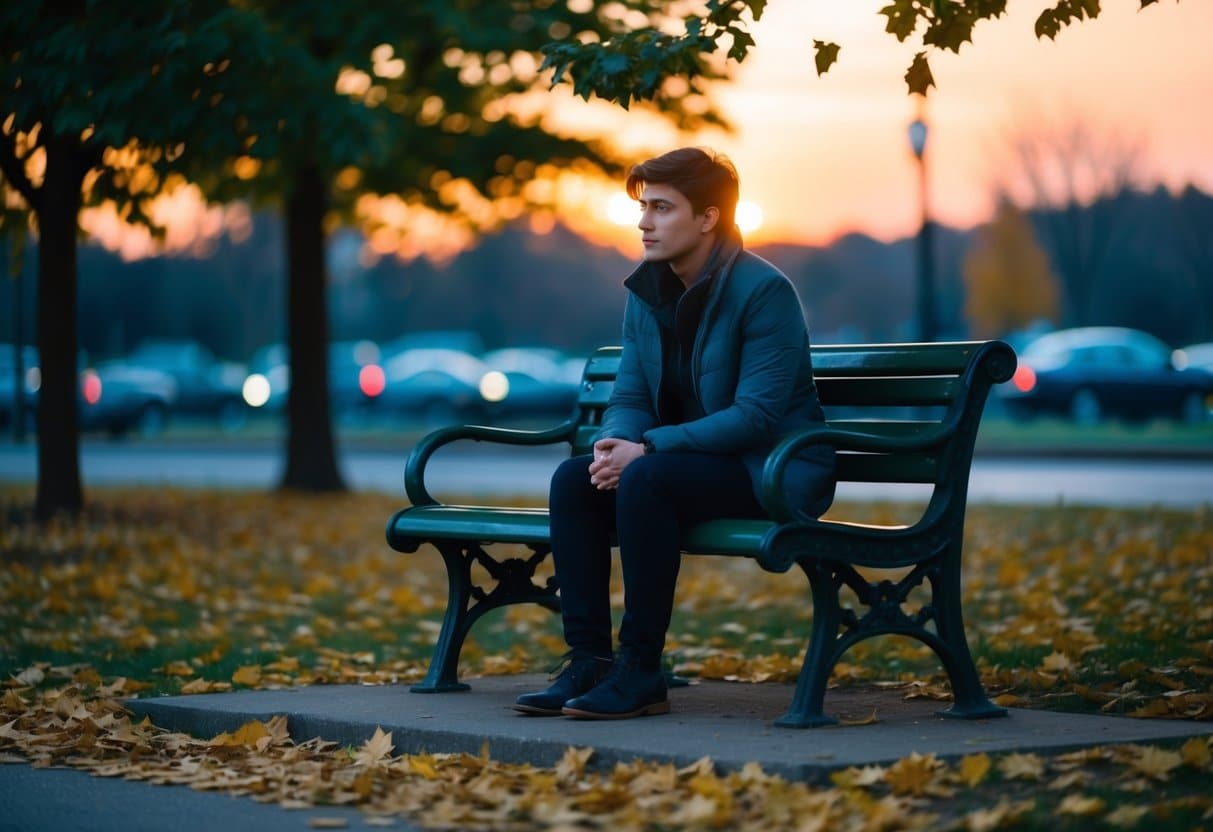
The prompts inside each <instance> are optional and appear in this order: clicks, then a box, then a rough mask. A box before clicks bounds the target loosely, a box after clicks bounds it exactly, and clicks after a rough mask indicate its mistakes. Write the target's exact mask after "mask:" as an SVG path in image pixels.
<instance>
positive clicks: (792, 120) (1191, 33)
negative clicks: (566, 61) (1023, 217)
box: [562, 0, 1213, 243]
mask: <svg viewBox="0 0 1213 832" xmlns="http://www.w3.org/2000/svg"><path fill="white" fill-rule="evenodd" d="M883 5H885V3H884V1H883V0H875V1H874V2H869V0H845V2H843V0H829V1H828V2H827V0H814V2H804V0H772V1H771V2H770V4H769V5H768V7H767V11H766V13H765V15H764V16H763V18H762V20H761V22H760V23H759V24H757V25H756V26H755V27H754V28H753V34H754V38H755V40H756V41H757V47H756V48H755V49H754V50H753V51H752V52H751V55H750V57H749V58H748V59H747V60H746V62H745V63H744V64H742V65H741V66H740V68H739V70H738V72H737V77H736V81H737V83H736V84H734V85H731V86H729V87H725V88H722V89H721V91H720V94H719V100H720V101H721V103H722V104H723V106H724V109H725V111H726V113H727V114H728V115H729V116H730V117H731V119H732V120H733V121H734V122H735V123H736V124H737V126H738V130H737V132H736V133H735V134H733V135H730V136H721V135H704V136H701V137H697V138H698V140H699V141H700V142H702V143H705V144H710V145H712V146H714V147H717V148H718V149H721V150H723V151H725V152H726V153H728V154H729V155H730V156H731V157H732V158H733V160H734V161H735V162H736V163H737V166H738V168H739V170H740V172H741V177H742V199H745V200H752V201H754V202H756V203H757V204H758V205H760V206H761V208H762V209H763V213H764V215H765V222H764V225H763V227H762V228H761V230H760V231H757V232H754V233H752V234H750V235H749V237H750V239H751V240H754V241H770V240H783V241H797V242H805V243H824V242H828V241H829V240H830V239H832V238H834V237H837V236H838V235H840V234H843V233H846V232H848V231H862V232H866V233H868V234H872V235H874V236H876V237H879V238H882V239H891V238H895V237H898V236H903V235H906V234H911V233H913V232H914V230H915V229H916V228H917V225H918V217H919V203H918V184H917V182H918V180H917V175H918V173H917V168H916V163H915V161H914V157H913V155H912V153H911V151H910V146H909V140H908V137H907V126H908V124H909V122H910V121H911V120H912V119H913V118H914V116H915V112H916V103H917V98H916V97H912V96H909V95H907V94H906V91H905V84H904V82H903V80H902V75H903V74H904V71H905V68H906V67H907V66H908V65H909V62H910V60H911V58H912V57H913V55H914V53H915V52H916V51H917V50H918V49H920V48H921V47H920V46H919V45H917V44H916V43H915V41H914V39H913V38H911V39H910V40H908V41H907V42H906V43H898V42H897V41H896V39H895V38H894V37H893V36H892V35H889V34H887V33H885V31H884V23H885V18H884V17H883V16H880V15H878V14H877V11H878V10H879V9H880V8H881V7H882V6H883ZM1048 5H1050V4H1048V3H1045V2H1038V1H1037V0H1013V1H1012V2H1011V3H1010V4H1009V6H1010V8H1011V11H1010V12H1009V13H1008V14H1007V15H1006V16H1004V17H1003V18H1002V19H999V20H994V21H987V22H985V23H982V24H979V25H978V26H977V28H976V30H975V33H974V43H972V44H966V45H965V46H964V47H963V48H962V50H961V52H960V54H959V55H955V54H951V53H947V54H933V56H932V58H931V65H932V69H933V71H934V75H935V79H936V83H937V88H934V89H932V90H931V93H930V96H929V100H928V102H927V105H926V106H927V109H926V118H927V121H928V123H929V125H930V133H929V139H928V150H927V155H928V159H927V161H928V165H929V183H930V184H929V188H930V200H931V203H932V214H933V215H934V217H935V218H936V219H937V220H939V221H941V222H944V223H947V224H950V225H956V226H971V225H974V224H977V223H979V222H981V221H983V220H984V219H986V218H988V217H989V216H990V214H991V212H992V209H993V206H994V195H995V183H996V182H999V181H1002V180H1005V179H1006V178H1007V177H1008V176H1011V177H1012V178H1014V173H1015V166H1014V164H1013V156H1012V154H1011V152H1010V151H1009V150H1008V137H1009V136H1012V135H1015V134H1017V133H1020V132H1023V131H1027V132H1030V133H1037V132H1044V131H1049V130H1054V131H1056V130H1061V129H1064V128H1066V127H1068V126H1070V125H1072V124H1074V123H1075V120H1078V121H1080V122H1082V123H1083V124H1084V125H1085V126H1086V128H1087V130H1088V131H1089V132H1090V133H1091V134H1092V135H1093V136H1094V137H1095V139H1094V141H1095V143H1096V144H1100V145H1101V146H1112V147H1120V148H1129V147H1137V148H1139V155H1138V156H1137V163H1136V165H1135V176H1134V179H1135V181H1136V182H1137V183H1138V184H1141V185H1145V186H1153V185H1156V184H1159V183H1161V184H1164V185H1166V186H1167V187H1170V188H1181V187H1183V186H1184V185H1186V184H1189V183H1191V184H1195V185H1197V186H1198V187H1200V188H1202V189H1203V190H1206V191H1210V192H1213V46H1211V45H1210V43H1211V42H1213V3H1210V2H1207V0H1183V1H1182V2H1178V3H1177V2H1174V0H1162V2H1160V3H1157V4H1155V5H1153V6H1150V7H1148V8H1146V9H1144V10H1141V11H1138V10H1137V8H1136V7H1137V6H1138V3H1137V2H1135V0H1109V1H1108V2H1105V3H1104V4H1103V5H1104V11H1103V13H1102V14H1101V16H1100V17H1099V18H1098V19H1096V20H1094V21H1085V22H1083V23H1081V24H1076V25H1072V26H1070V27H1068V28H1067V29H1064V30H1063V31H1062V32H1061V34H1060V35H1059V36H1058V38H1057V40H1056V41H1049V40H1044V41H1037V40H1036V38H1035V36H1034V35H1033V24H1034V21H1035V19H1036V15H1037V14H1038V13H1039V11H1040V10H1041V9H1043V8H1045V7H1046V6H1048ZM814 38H819V39H822V40H827V41H835V42H837V43H839V44H841V45H842V51H841V54H840V58H839V61H838V63H837V64H836V65H835V66H834V67H833V68H832V69H831V70H830V72H829V73H827V74H826V75H825V76H822V77H820V78H818V77H817V75H816V72H815V70H814V68H813V53H812V50H811V44H812V41H813V39H814ZM591 112H593V113H594V115H593V118H595V119H597V118H604V117H605V116H603V115H602V114H601V113H600V112H599V110H598V108H596V107H593V106H586V105H579V103H575V102H569V103H568V104H567V105H566V106H564V107H562V115H563V117H572V118H580V119H586V118H590V117H591V116H590V113H591ZM570 114H571V115H570ZM614 115H615V117H616V118H618V124H617V125H616V127H615V129H614V130H613V132H614V134H615V135H617V136H619V137H620V139H621V140H623V141H625V142H628V143H632V142H634V143H635V144H636V145H637V146H640V145H645V144H650V145H651V144H652V143H654V140H655V138H656V141H657V143H658V144H659V145H660V144H661V142H662V141H665V142H676V141H678V138H677V137H675V136H672V135H669V136H662V135H660V134H655V133H654V131H653V128H652V126H651V125H649V124H647V123H644V121H643V120H642V119H638V118H635V117H628V116H621V115H619V114H614ZM1008 184H1011V185H1014V184H1015V183H1014V182H1009V183H1008ZM603 210H605V209H603ZM620 230H621V231H622V230H623V229H620ZM625 236H626V232H625Z"/></svg>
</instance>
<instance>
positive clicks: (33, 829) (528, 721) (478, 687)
mask: <svg viewBox="0 0 1213 832" xmlns="http://www.w3.org/2000/svg"><path fill="white" fill-rule="evenodd" d="M469 681H470V684H471V685H472V690H471V691H469V692H466V693H452V694H434V695H422V694H413V693H410V692H409V691H408V689H407V687H405V686H403V685H386V686H353V685H343V686H334V685H316V686H312V687H305V688H293V689H286V690H277V691H275V690H266V691H242V692H236V693H225V694H207V695H200V696H174V697H161V698H155V699H136V700H130V701H128V702H127V703H126V704H127V706H128V707H129V708H130V709H131V710H132V711H134V712H135V713H136V714H138V715H139V716H140V717H142V716H143V715H147V716H150V717H151V719H152V721H153V722H155V723H156V724H157V725H159V726H161V727H163V728H168V729H170V730H177V731H186V732H189V733H192V734H195V735H197V736H202V737H211V736H214V735H215V734H217V733H219V732H221V731H232V730H234V729H236V728H238V727H240V726H241V725H242V724H244V723H245V722H246V721H248V720H251V719H258V720H263V721H264V720H266V719H268V718H270V717H271V716H275V715H278V714H285V715H287V718H288V726H289V730H290V733H291V735H292V737H293V738H294V739H296V740H297V741H303V740H307V739H311V738H313V737H317V736H319V737H323V738H324V739H328V740H333V741H336V742H338V743H341V744H350V745H358V744H361V743H362V742H363V741H365V740H366V739H368V738H370V737H371V735H372V734H373V733H374V731H375V728H376V727H381V728H382V729H383V730H385V731H390V732H391V733H392V738H393V740H394V742H395V753H397V754H400V753H417V752H421V751H426V752H431V753H442V752H468V753H471V754H474V755H476V754H479V753H480V751H481V749H482V747H483V746H484V744H485V743H487V744H488V751H489V754H490V755H491V756H492V757H493V758H494V759H496V760H498V761H502V762H515V763H531V764H533V765H539V766H551V765H554V764H555V763H556V762H557V761H558V760H559V759H560V758H561V756H562V755H563V754H564V751H565V749H566V748H568V747H569V746H575V747H579V748H584V747H593V748H594V755H593V757H592V758H591V759H590V762H589V768H591V769H596V770H600V771H601V770H609V769H611V768H612V767H613V766H614V765H615V763H617V762H629V761H631V760H633V759H635V758H645V759H648V760H655V761H666V762H671V763H674V764H675V765H679V766H682V765H687V764H690V763H692V762H695V761H697V760H699V759H700V758H702V757H705V756H706V757H710V758H711V759H712V760H713V761H714V762H715V763H716V767H717V769H718V770H719V771H720V772H722V773H723V772H726V771H733V770H738V769H740V768H741V767H743V766H744V765H745V764H746V763H748V762H751V761H753V762H757V763H759V764H760V765H762V767H763V768H764V769H765V770H766V771H767V772H769V773H772V774H779V775H782V776H784V777H786V778H790V779H800V780H806V781H811V782H818V783H824V782H825V781H826V780H827V778H828V775H829V773H830V772H831V771H835V770H838V769H841V768H846V767H848V766H865V765H883V764H889V763H892V762H893V761H895V760H898V759H901V758H904V757H906V756H908V755H910V754H911V753H914V752H917V753H919V754H935V755H936V756H938V757H940V758H959V757H961V756H964V755H966V754H976V753H979V752H982V751H985V752H988V753H996V752H1010V751H1022V752H1027V751H1036V752H1041V753H1051V752H1059V751H1063V750H1065V749H1070V748H1075V747H1084V746H1094V745H1110V744H1115V743H1124V742H1134V743H1155V742H1159V741H1165V740H1172V739H1178V738H1183V737H1188V736H1195V735H1205V734H1210V733H1213V724H1209V723H1197V722H1172V721H1163V720H1137V719H1128V718H1123V717H1108V716H1086V715H1074V714H1058V713H1049V712H1044V711H1032V710H1022V709H1016V710H1012V711H1011V712H1010V715H1009V716H1007V717H1006V718H1003V719H992V720H982V721H974V722H970V721H964V720H951V719H941V718H939V717H937V716H935V711H936V710H937V709H938V708H939V707H940V704H941V703H938V702H933V701H929V700H926V699H911V700H907V699H905V693H906V691H905V690H887V689H884V690H882V689H876V688H870V687H869V688H847V689H845V690H841V691H839V690H835V691H831V692H830V693H829V694H827V696H826V712H827V713H828V714H830V715H831V716H836V717H841V718H842V719H844V720H848V721H853V722H868V723H869V724H862V725H860V724H856V725H840V726H834V727H829V728H819V729H813V730H808V731H796V730H787V729H781V728H776V727H774V726H773V725H772V724H771V723H772V721H773V720H774V719H776V718H777V717H779V716H781V715H782V714H783V711H784V710H785V709H786V706H787V703H788V701H789V699H790V697H791V693H792V687H791V686H790V685H784V684H759V685H753V684H742V683H728V682H713V681H705V682H702V683H701V684H695V685H691V686H690V687H683V688H675V689H674V690H672V691H671V695H670V698H671V703H672V706H673V712H672V713H671V714H670V715H669V716H658V717H645V718H641V719H633V720H626V721H618V722H584V721H576V720H569V719H564V718H560V717H527V716H523V715H520V714H517V713H515V712H514V711H513V710H511V708H510V705H511V703H512V702H513V700H514V697H515V696H517V695H518V694H519V693H521V692H524V691H528V690H534V689H536V688H539V687H542V686H544V685H545V684H546V677H545V676H542V675H538V674H533V675H522V676H496V677H489V678H482V679H471V680H469ZM873 716H874V717H875V722H869V721H870V720H871V719H872V717H873ZM342 823H344V824H345V825H346V827H347V828H350V829H364V828H368V824H367V819H366V817H365V816H363V815H362V814H361V812H360V811H359V810H358V809H356V808H352V807H338V806H317V807H310V808H306V809H297V810H296V809H285V808H282V807H280V806H278V805H274V804H265V803H258V802H256V801H254V800H252V799H251V798H247V797H230V796H228V795H225V794H219V793H211V792H199V791H193V790H191V789H189V788H187V787H185V786H154V785H151V784H148V783H138V782H129V781H124V780H120V779H116V778H101V777H91V776H89V775H88V774H85V773H83V772H79V771H70V770H65V769H35V768H32V767H30V766H28V765H22V764H11V765H0V829H3V830H19V832H59V831H60V830H73V832H159V830H163V829H172V830H173V832H204V830H214V829H223V830H226V832H240V830H246V829H247V830H255V832H293V831H294V830H299V831H300V832H302V831H303V830H307V829H309V828H316V827H317V826H329V827H331V826H333V825H334V824H338V825H339V824H342ZM393 828H395V829H399V830H401V832H415V830H416V827H415V826H413V825H411V824H409V823H407V822H405V821H403V820H400V819H396V820H395V822H394V824H393Z"/></svg>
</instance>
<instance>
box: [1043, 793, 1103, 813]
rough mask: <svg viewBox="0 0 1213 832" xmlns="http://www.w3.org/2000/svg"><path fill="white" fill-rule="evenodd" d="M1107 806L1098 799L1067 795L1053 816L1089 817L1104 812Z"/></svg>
mask: <svg viewBox="0 0 1213 832" xmlns="http://www.w3.org/2000/svg"><path fill="white" fill-rule="evenodd" d="M1106 805H1107V804H1106V803H1104V802H1103V801H1102V800H1100V799H1099V798H1098V797H1084V796H1083V795H1081V794H1068V795H1066V796H1065V797H1064V798H1062V801H1061V803H1060V804H1059V805H1058V807H1057V809H1056V810H1055V812H1054V814H1058V815H1075V816H1077V817H1090V816H1091V815H1097V814H1099V813H1100V812H1102V811H1103V810H1104V807H1105V806H1106Z"/></svg>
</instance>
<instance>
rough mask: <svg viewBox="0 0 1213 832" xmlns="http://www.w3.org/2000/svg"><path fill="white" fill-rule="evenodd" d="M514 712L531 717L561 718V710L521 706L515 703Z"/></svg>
mask: <svg viewBox="0 0 1213 832" xmlns="http://www.w3.org/2000/svg"><path fill="white" fill-rule="evenodd" d="M514 710H516V711H518V713H520V714H528V715H530V716H560V715H561V713H563V712H562V711H561V709H560V708H540V707H539V706H537V705H519V704H517V703H515V705H514Z"/></svg>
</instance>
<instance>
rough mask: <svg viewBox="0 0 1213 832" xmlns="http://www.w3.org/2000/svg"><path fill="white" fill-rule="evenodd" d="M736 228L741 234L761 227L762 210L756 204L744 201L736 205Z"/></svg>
mask: <svg viewBox="0 0 1213 832" xmlns="http://www.w3.org/2000/svg"><path fill="white" fill-rule="evenodd" d="M735 219H736V220H737V227H738V228H740V229H741V230H742V232H743V233H749V232H750V231H756V230H758V229H759V228H761V227H762V209H761V208H759V207H758V203H756V202H746V201H745V200H744V199H743V200H742V201H741V202H738V203H737V214H736V216H735Z"/></svg>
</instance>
